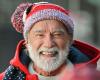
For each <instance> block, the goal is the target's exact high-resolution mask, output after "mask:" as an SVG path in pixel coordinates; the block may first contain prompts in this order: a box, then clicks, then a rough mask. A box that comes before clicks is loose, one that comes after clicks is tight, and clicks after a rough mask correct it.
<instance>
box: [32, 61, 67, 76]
mask: <svg viewBox="0 0 100 80" xmlns="http://www.w3.org/2000/svg"><path fill="white" fill-rule="evenodd" d="M65 67H66V63H65V62H64V63H63V64H62V65H61V66H60V67H59V68H58V69H56V70H54V71H51V72H47V71H45V70H43V69H40V68H39V67H37V66H36V65H34V66H33V69H34V70H35V71H36V72H37V73H38V74H40V75H43V76H55V75H57V74H59V73H60V72H61V71H62V70H63V69H65Z"/></svg>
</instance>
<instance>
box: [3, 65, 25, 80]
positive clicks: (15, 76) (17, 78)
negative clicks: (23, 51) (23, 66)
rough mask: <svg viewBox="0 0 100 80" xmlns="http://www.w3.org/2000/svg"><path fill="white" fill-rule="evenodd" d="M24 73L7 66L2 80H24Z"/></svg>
mask: <svg viewBox="0 0 100 80" xmlns="http://www.w3.org/2000/svg"><path fill="white" fill-rule="evenodd" d="M25 76H26V75H25V73H23V72H22V71H20V69H19V68H16V67H14V66H12V65H11V66H9V67H8V69H7V70H6V72H5V77H4V79H3V80H25Z"/></svg>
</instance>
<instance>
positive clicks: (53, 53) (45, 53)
mask: <svg viewBox="0 0 100 80" xmlns="http://www.w3.org/2000/svg"><path fill="white" fill-rule="evenodd" d="M42 54H45V55H46V54H55V52H42Z"/></svg>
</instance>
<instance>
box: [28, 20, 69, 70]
mask: <svg viewBox="0 0 100 80" xmlns="http://www.w3.org/2000/svg"><path fill="white" fill-rule="evenodd" d="M69 40H70V39H69V35H68V34H67V31H66V30H65V27H64V25H63V24H62V23H61V22H59V21H57V20H43V21H39V22H37V23H36V24H35V25H33V27H32V28H31V30H30V31H29V33H28V39H27V43H28V44H27V48H28V51H29V56H30V58H31V59H32V61H33V62H34V65H36V66H38V67H39V68H41V69H43V70H45V71H53V70H55V69H57V68H58V67H60V66H61V64H63V63H64V61H65V60H66V59H67V55H68V49H69V48H68V47H69V42H70V41H69Z"/></svg>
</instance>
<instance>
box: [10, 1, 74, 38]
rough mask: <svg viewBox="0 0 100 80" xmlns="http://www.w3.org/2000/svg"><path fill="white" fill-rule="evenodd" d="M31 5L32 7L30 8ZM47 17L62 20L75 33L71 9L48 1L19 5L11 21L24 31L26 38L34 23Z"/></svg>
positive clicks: (70, 31)
mask: <svg viewBox="0 0 100 80" xmlns="http://www.w3.org/2000/svg"><path fill="white" fill-rule="evenodd" d="M30 6H31V8H30V10H29V7H30ZM27 12H28V13H27ZM47 19H53V20H58V21H61V22H62V23H63V24H64V25H65V27H66V28H67V29H68V32H69V33H70V34H71V35H73V29H74V24H73V20H72V19H71V17H70V15H69V11H68V10H66V9H64V8H63V7H61V6H58V5H56V4H52V3H48V2H38V3H33V4H32V3H26V4H21V5H19V6H18V7H17V9H16V10H15V12H14V13H13V15H12V17H11V22H12V24H13V27H14V28H15V29H16V30H17V31H18V32H21V33H23V35H24V38H25V39H26V38H27V34H28V32H29V30H30V29H31V27H32V25H33V24H35V23H36V22H38V21H41V20H47Z"/></svg>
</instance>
